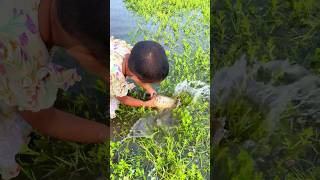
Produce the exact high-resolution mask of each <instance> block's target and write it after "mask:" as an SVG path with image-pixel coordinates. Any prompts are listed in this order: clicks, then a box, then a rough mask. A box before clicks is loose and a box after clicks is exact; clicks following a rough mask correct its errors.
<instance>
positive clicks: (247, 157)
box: [211, 0, 320, 179]
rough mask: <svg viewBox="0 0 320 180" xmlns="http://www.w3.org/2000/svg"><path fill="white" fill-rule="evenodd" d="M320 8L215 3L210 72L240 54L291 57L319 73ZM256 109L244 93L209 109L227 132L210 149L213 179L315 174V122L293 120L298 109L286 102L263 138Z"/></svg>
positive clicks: (273, 0)
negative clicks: (285, 108)
mask: <svg viewBox="0 0 320 180" xmlns="http://www.w3.org/2000/svg"><path fill="white" fill-rule="evenodd" d="M319 10H320V2H319V1H316V0H306V1H301V0H297V1H289V0H284V1H278V0H270V1H258V0H252V1H241V0H234V1H232V0H226V1H214V3H213V14H212V16H211V22H212V24H211V25H212V27H213V36H212V38H213V39H211V41H213V43H212V44H213V47H212V48H213V54H212V59H213V68H212V70H213V71H212V72H213V75H214V73H215V72H216V71H217V70H219V69H221V68H222V67H227V66H230V65H232V64H233V63H234V62H235V61H236V60H238V59H239V58H240V57H241V56H242V55H243V54H246V55H247V58H248V61H249V63H251V62H253V60H258V61H261V62H268V61H271V60H285V59H289V60H290V61H291V62H293V63H298V64H300V65H302V66H304V67H306V68H307V69H309V70H311V71H312V72H314V73H316V74H319V72H320V68H319V67H320V66H319V65H320V56H319V48H320V33H319V32H320V31H319V28H320V26H319V25H320V20H319V18H320V11H319ZM280 77H281V74H280V75H279V78H280ZM275 83H277V79H275ZM213 86H214V84H213ZM258 107H259V106H257V105H256V104H253V103H252V102H250V101H248V99H246V98H245V97H234V98H233V99H231V100H230V101H229V102H227V103H226V104H215V106H214V107H213V112H212V113H213V114H212V115H213V116H214V117H215V118H223V117H224V118H226V126H225V128H226V130H227V133H226V136H225V137H224V138H223V139H222V140H221V141H220V143H219V144H218V145H215V146H213V147H212V148H213V149H212V150H213V151H212V152H213V154H212V156H213V159H214V164H213V167H214V177H215V178H217V179H317V178H319V172H317V170H319V168H320V163H319V149H320V141H319V126H317V125H315V126H308V125H298V124H297V123H295V122H294V121H292V117H294V116H295V114H296V112H295V111H294V110H292V108H290V106H289V107H288V110H287V112H285V113H284V114H282V119H281V120H280V122H279V124H277V125H276V126H277V127H278V130H277V131H276V132H274V133H273V134H272V135H271V136H267V133H266V130H265V127H266V126H265V122H266V115H265V114H264V110H263V109H259V108H258ZM249 142H250V143H251V144H252V146H250V145H248V143H249ZM250 143H249V144H250ZM248 177H250V178H248Z"/></svg>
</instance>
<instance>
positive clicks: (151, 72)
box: [128, 41, 169, 83]
mask: <svg viewBox="0 0 320 180" xmlns="http://www.w3.org/2000/svg"><path fill="white" fill-rule="evenodd" d="M128 67H129V69H130V70H131V71H132V72H133V73H134V74H136V75H137V76H138V78H139V79H140V80H141V81H142V82H145V83H152V82H158V81H162V80H163V79H165V78H166V77H167V75H168V73H169V63H168V59H167V56H166V53H165V50H164V49H163V47H162V46H161V45H160V44H158V43H157V42H154V41H140V42H138V43H136V44H135V45H134V47H133V48H132V50H131V53H130V56H129V62H128Z"/></svg>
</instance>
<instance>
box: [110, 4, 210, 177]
mask: <svg viewBox="0 0 320 180" xmlns="http://www.w3.org/2000/svg"><path fill="white" fill-rule="evenodd" d="M125 4H126V6H127V8H128V9H129V10H131V11H132V12H133V13H135V15H136V18H137V21H138V23H137V24H138V25H137V26H138V29H137V30H136V31H135V32H133V33H132V34H131V37H132V38H131V43H132V44H133V43H135V42H136V41H137V39H152V40H155V41H158V42H160V43H162V44H164V47H165V50H166V53H167V56H168V59H169V63H170V73H169V75H168V77H167V78H166V79H165V80H164V81H163V82H162V83H161V86H160V87H159V89H158V91H159V94H162V95H166V96H173V95H174V89H175V87H176V85H178V84H179V83H181V82H182V81H184V80H188V81H195V80H198V81H202V82H204V83H207V84H208V83H209V79H208V77H209V75H210V74H209V64H210V61H209V57H210V56H209V35H210V34H209V13H210V9H209V1H207V0H206V1H200V0H196V1H182V0H170V1H163V0H160V1H153V0H143V1H131V0H126V1H125ZM199 72H201V73H199ZM139 91H140V90H137V93H136V94H135V95H137V97H139V95H138V94H141V93H139ZM177 96H178V97H177V98H178V99H180V100H181V105H180V106H178V107H176V108H174V109H173V110H172V114H173V117H174V118H175V119H177V120H178V126H175V127H171V128H169V129H168V128H156V129H154V134H153V135H152V138H142V137H140V138H125V139H124V140H123V141H121V143H120V142H119V141H111V145H112V146H111V160H110V161H111V162H110V163H111V172H112V173H111V178H112V179H125V178H127V179H153V178H154V179H156V178H160V179H208V178H209V172H210V170H209V167H210V166H209V146H210V145H209V142H210V141H209V137H210V128H209V112H208V108H209V102H208V100H205V101H204V102H202V101H198V102H192V99H193V98H192V97H191V96H190V94H188V93H180V94H179V95H177ZM140 98H141V97H140ZM118 112H119V117H118V118H116V119H115V120H114V123H116V124H118V127H119V129H121V130H120V131H119V132H117V133H115V134H116V135H117V136H122V138H123V137H125V136H126V134H128V133H129V129H130V127H131V126H132V125H133V124H134V122H136V121H137V120H138V119H140V118H141V117H145V116H147V115H148V114H153V113H155V112H154V110H151V109H143V108H131V107H124V106H121V108H120V110H119V111H118ZM151 118H152V116H151Z"/></svg>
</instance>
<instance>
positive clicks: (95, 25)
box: [56, 0, 109, 63]
mask: <svg viewBox="0 0 320 180" xmlns="http://www.w3.org/2000/svg"><path fill="white" fill-rule="evenodd" d="M107 3H108V1H107V0H56V12H57V16H58V20H59V22H60V24H61V26H62V27H63V28H64V30H65V31H66V32H68V33H69V34H70V35H71V36H73V37H75V38H77V39H78V40H79V41H80V42H81V43H82V44H83V45H84V46H86V47H87V48H88V49H89V50H90V51H91V52H92V54H93V55H94V56H95V57H96V58H97V59H99V60H105V59H106V58H107V50H108V49H107V38H108V34H107V30H108V19H107V18H108V15H107V12H108V11H109V9H108V4H107ZM104 63H105V61H104Z"/></svg>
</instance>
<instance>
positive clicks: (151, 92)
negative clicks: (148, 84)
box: [147, 88, 157, 98]
mask: <svg viewBox="0 0 320 180" xmlns="http://www.w3.org/2000/svg"><path fill="white" fill-rule="evenodd" d="M147 93H148V94H150V98H153V97H154V96H155V95H157V92H156V91H155V90H154V89H152V88H150V89H148V90H147Z"/></svg>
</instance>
